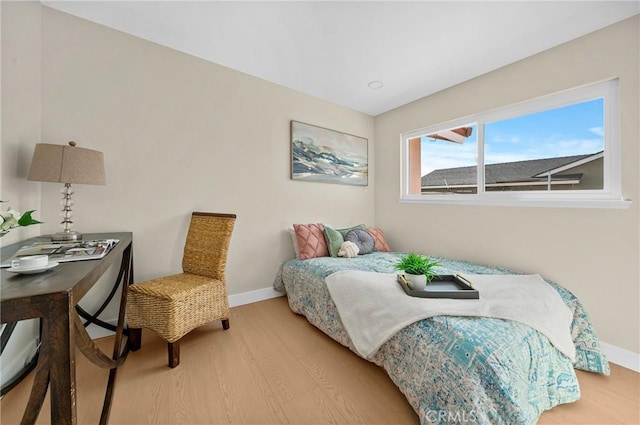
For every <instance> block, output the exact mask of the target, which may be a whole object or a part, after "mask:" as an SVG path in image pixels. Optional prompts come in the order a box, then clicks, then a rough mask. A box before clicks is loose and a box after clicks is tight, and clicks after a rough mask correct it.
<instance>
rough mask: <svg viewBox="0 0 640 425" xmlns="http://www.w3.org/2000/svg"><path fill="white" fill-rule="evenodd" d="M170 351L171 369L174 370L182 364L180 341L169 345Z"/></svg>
mask: <svg viewBox="0 0 640 425" xmlns="http://www.w3.org/2000/svg"><path fill="white" fill-rule="evenodd" d="M167 348H168V350H169V367H170V368H172V369H173V368H174V367H176V366H178V365H179V364H180V340H178V341H176V342H169V343H167Z"/></svg>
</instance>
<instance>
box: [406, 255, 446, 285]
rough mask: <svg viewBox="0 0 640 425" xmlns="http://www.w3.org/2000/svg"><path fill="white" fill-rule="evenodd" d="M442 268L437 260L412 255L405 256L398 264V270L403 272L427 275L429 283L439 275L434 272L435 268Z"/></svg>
mask: <svg viewBox="0 0 640 425" xmlns="http://www.w3.org/2000/svg"><path fill="white" fill-rule="evenodd" d="M438 266H440V263H438V262H437V261H435V260H432V259H431V258H429V257H426V256H423V255H420V254H415V253H410V254H407V255H405V256H404V257H402V258H401V259H400V261H399V262H398V263H397V264H396V270H402V271H404V272H406V273H409V274H417V275H421V274H423V275H425V277H426V279H427V283H430V282H431V281H432V280H433V278H434V277H437V276H438V274H437V273H436V272H435V271H434V268H435V267H438Z"/></svg>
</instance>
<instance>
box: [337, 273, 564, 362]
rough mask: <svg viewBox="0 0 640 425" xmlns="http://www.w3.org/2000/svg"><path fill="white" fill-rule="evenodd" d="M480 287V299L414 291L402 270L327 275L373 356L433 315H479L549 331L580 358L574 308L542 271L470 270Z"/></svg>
mask: <svg viewBox="0 0 640 425" xmlns="http://www.w3.org/2000/svg"><path fill="white" fill-rule="evenodd" d="M463 277H465V278H467V279H468V280H470V281H471V282H472V283H473V287H474V288H475V289H477V290H478V291H479V292H480V299H478V300H474V299H462V300H456V299H446V298H416V297H410V296H408V295H407V294H405V292H404V291H403V289H402V288H401V287H400V285H399V284H398V282H397V281H396V274H393V273H376V272H368V271H356V270H348V271H340V272H336V273H333V274H331V275H330V276H328V277H327V278H326V282H327V287H328V289H329V292H330V293H331V297H332V298H333V301H334V303H335V305H336V307H337V308H338V312H339V314H340V318H341V319H342V323H343V324H344V327H345V328H346V330H347V332H348V334H349V336H350V337H351V340H352V341H353V344H354V345H355V347H356V349H357V351H358V353H359V354H360V355H361V356H363V357H365V358H370V357H371V356H372V355H373V354H375V352H376V351H377V350H378V349H379V348H380V347H381V346H382V344H384V343H385V342H386V341H388V340H389V339H390V338H391V337H393V336H394V335H395V334H396V333H397V332H399V331H400V330H402V329H403V328H404V327H405V326H408V325H410V324H412V323H414V322H417V321H419V320H422V319H425V318H428V317H433V316H479V317H493V318H498V319H507V320H514V321H517V322H520V323H523V324H525V325H528V326H530V327H531V328H533V329H536V330H537V331H539V332H541V333H542V334H543V335H545V336H546V337H547V338H548V339H549V341H551V343H552V344H553V345H554V346H555V347H556V348H557V349H558V350H560V351H561V352H562V353H564V354H565V355H566V356H567V357H569V358H570V359H571V361H572V362H574V361H575V352H576V351H575V346H574V344H573V340H572V338H571V322H572V318H573V315H572V314H571V310H569V308H568V307H567V306H566V304H565V303H564V302H563V301H562V298H560V295H558V293H557V292H556V290H555V289H553V288H552V287H551V286H550V285H549V284H547V283H546V282H545V281H544V280H543V279H542V278H541V277H540V276H539V275H471V274H465V275H463Z"/></svg>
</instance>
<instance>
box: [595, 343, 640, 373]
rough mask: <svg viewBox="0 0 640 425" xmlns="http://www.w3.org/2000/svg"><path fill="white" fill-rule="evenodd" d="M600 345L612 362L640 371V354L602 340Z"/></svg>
mask: <svg viewBox="0 0 640 425" xmlns="http://www.w3.org/2000/svg"><path fill="white" fill-rule="evenodd" d="M600 346H601V347H602V351H604V353H605V354H606V355H607V358H608V359H609V361H610V362H611V363H615V364H617V365H619V366H622V367H626V368H627V369H631V370H633V371H635V372H639V373H640V354H638V353H634V352H633V351H629V350H625V349H624V348H620V347H616V346H615V345H611V344H607V343H606V342H600Z"/></svg>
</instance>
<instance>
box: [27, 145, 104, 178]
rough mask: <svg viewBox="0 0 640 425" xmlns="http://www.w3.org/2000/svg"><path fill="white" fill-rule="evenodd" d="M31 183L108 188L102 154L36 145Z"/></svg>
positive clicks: (68, 147) (59, 146)
mask: <svg viewBox="0 0 640 425" xmlns="http://www.w3.org/2000/svg"><path fill="white" fill-rule="evenodd" d="M28 179H29V180H35V181H41V182H55V183H73V184H96V185H103V184H105V183H106V182H105V176H104V155H103V154H102V152H99V151H94V150H91V149H85V148H79V147H77V146H76V143H75V142H69V146H65V145H52V144H48V143H38V144H36V149H35V151H34V152H33V159H32V160H31V169H30V170H29V177H28Z"/></svg>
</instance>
